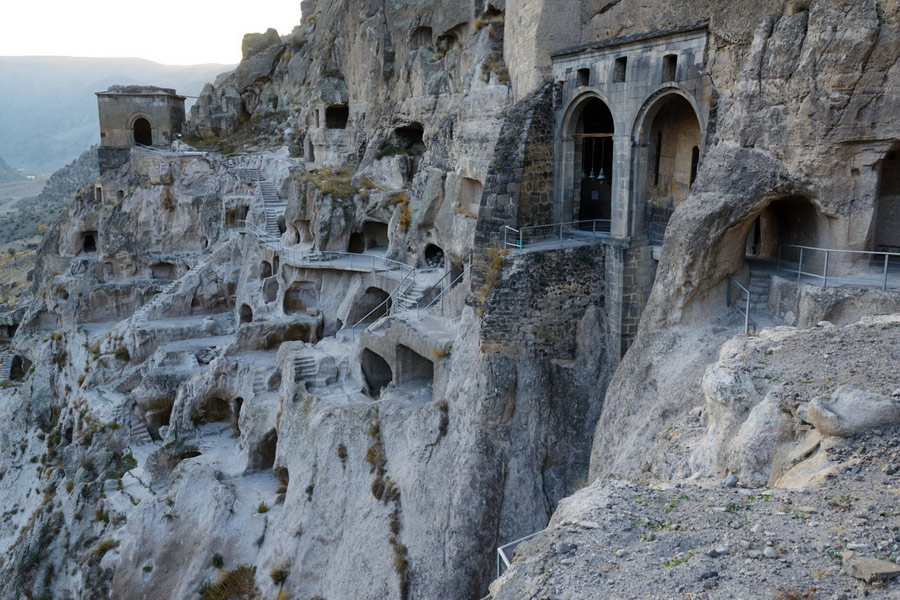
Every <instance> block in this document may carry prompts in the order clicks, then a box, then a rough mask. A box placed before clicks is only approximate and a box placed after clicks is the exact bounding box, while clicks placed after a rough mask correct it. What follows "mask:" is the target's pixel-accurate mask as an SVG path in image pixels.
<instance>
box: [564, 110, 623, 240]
mask: <svg viewBox="0 0 900 600" xmlns="http://www.w3.org/2000/svg"><path fill="white" fill-rule="evenodd" d="M615 130H616V128H615V120H614V118H613V114H612V111H610V109H609V106H608V104H607V103H606V102H605V101H604V100H603V99H602V98H601V97H600V96H599V95H597V94H595V93H593V92H588V93H586V94H583V95H581V96H579V97H578V98H576V99H575V100H573V101H572V104H571V105H570V108H569V110H568V111H567V115H566V117H565V118H564V120H563V130H562V139H561V140H560V143H561V145H562V153H561V157H562V165H561V169H560V173H561V174H560V176H561V180H562V205H561V214H559V215H557V219H558V220H560V221H590V220H593V219H602V220H609V219H611V217H612V200H613V190H614V189H615V181H616V177H617V173H616V172H615V167H614V165H615V150H614V144H613V136H614V135H615ZM588 228H591V226H590V225H588Z"/></svg>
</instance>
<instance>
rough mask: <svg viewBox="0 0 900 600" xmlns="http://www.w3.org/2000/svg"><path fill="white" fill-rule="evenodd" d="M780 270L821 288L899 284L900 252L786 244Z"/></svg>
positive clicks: (896, 285)
mask: <svg viewBox="0 0 900 600" xmlns="http://www.w3.org/2000/svg"><path fill="white" fill-rule="evenodd" d="M778 270H779V271H782V272H785V273H790V274H792V275H796V276H797V282H798V283H799V282H801V281H803V278H804V277H806V278H808V279H811V280H812V281H813V282H817V283H818V282H820V283H821V285H822V287H828V285H829V284H830V285H832V286H835V285H837V286H840V285H851V286H870V285H871V286H880V287H881V289H882V290H887V289H888V287H900V253H897V252H871V251H865V250H837V249H834V248H815V247H813V246H798V245H791V244H783V245H781V246H779V247H778Z"/></svg>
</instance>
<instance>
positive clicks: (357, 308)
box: [347, 287, 391, 324]
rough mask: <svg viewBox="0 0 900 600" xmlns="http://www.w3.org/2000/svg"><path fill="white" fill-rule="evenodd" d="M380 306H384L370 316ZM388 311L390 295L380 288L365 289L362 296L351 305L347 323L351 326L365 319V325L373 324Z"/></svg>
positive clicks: (389, 308)
mask: <svg viewBox="0 0 900 600" xmlns="http://www.w3.org/2000/svg"><path fill="white" fill-rule="evenodd" d="M382 304H383V305H384V306H382V309H381V310H377V311H375V312H374V313H373V314H370V313H372V311H374V310H375V309H376V308H378V307H379V306H381V305H382ZM390 310H391V300H390V294H388V293H387V292H386V291H384V290H382V289H380V288H377V287H369V288H366V291H365V292H364V293H363V295H362V296H360V297H359V298H358V299H357V300H356V301H355V302H354V303H353V306H352V308H351V309H350V312H349V313H348V314H347V322H348V323H349V324H353V323H356V322H358V321H359V320H360V319H362V318H364V317H365V318H366V322H367V323H374V322H375V321H377V320H378V319H380V318H381V317H383V316H384V315H386V314H388V313H389V312H390Z"/></svg>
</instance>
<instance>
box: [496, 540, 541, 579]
mask: <svg viewBox="0 0 900 600" xmlns="http://www.w3.org/2000/svg"><path fill="white" fill-rule="evenodd" d="M543 532H544V530H543V529H541V530H540V531H535V532H534V533H532V534H531V535H526V536H525V537H523V538H519V539H517V540H515V541H514V542H510V543H508V544H504V545H502V546H500V547H499V548H497V578H498V579H499V578H500V576H501V575H502V574H503V570H504V569H508V568H509V565H510V564H511V563H512V561H511V560H510V559H509V557H508V556H507V555H506V551H507V550H511V549H513V548H515V547H516V546H518V545H519V544H521V543H522V542H527V541H528V540H530V539H531V538H534V537H537V536H538V535H539V534H541V533H543ZM501 563H502V564H501Z"/></svg>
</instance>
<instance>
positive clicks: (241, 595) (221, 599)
mask: <svg viewBox="0 0 900 600" xmlns="http://www.w3.org/2000/svg"><path fill="white" fill-rule="evenodd" d="M255 576H256V567H250V566H247V565H238V567H237V568H236V569H234V570H233V571H228V572H227V573H223V574H222V577H220V578H219V581H218V582H216V583H210V582H206V583H204V584H203V585H202V586H200V589H198V590H197V593H198V594H200V598H201V599H202V600H249V599H251V598H256V597H258V595H259V590H257V589H256V584H255V583H254V581H253V579H254V577H255Z"/></svg>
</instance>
